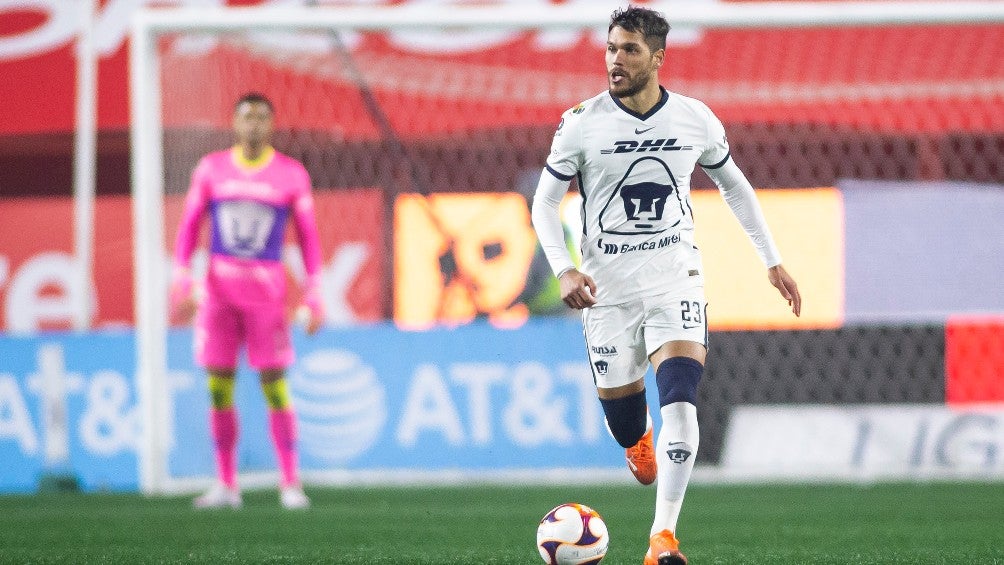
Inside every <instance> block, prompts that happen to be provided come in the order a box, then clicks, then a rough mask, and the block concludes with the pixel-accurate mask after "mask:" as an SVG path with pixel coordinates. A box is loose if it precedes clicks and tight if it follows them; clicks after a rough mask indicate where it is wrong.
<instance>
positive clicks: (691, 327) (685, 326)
mask: <svg viewBox="0 0 1004 565" xmlns="http://www.w3.org/2000/svg"><path fill="white" fill-rule="evenodd" d="M699 327H701V324H697V325H696V326H688V325H687V324H683V329H685V330H692V329H694V328H699Z"/></svg>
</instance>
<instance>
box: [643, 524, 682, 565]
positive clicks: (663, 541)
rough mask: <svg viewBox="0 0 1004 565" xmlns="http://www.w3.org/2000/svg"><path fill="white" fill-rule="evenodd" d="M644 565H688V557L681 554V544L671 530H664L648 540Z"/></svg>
mask: <svg viewBox="0 0 1004 565" xmlns="http://www.w3.org/2000/svg"><path fill="white" fill-rule="evenodd" d="M644 565H687V556H686V555H684V554H682V553H680V542H679V541H677V539H676V536H674V535H673V532H671V531H669V530H663V531H661V532H659V533H657V534H655V535H654V536H652V537H651V538H649V540H648V552H647V553H645V563H644Z"/></svg>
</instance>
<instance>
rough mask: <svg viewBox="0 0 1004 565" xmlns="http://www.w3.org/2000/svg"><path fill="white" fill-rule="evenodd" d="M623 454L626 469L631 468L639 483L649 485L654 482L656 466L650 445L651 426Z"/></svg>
mask: <svg viewBox="0 0 1004 565" xmlns="http://www.w3.org/2000/svg"><path fill="white" fill-rule="evenodd" d="M624 456H625V458H627V465H628V469H631V472H632V473H633V474H634V478H636V479H638V482H639V483H641V484H643V485H650V484H652V483H653V482H655V475H656V471H657V470H658V467H657V466H656V463H655V446H653V445H652V428H649V430H648V431H647V432H645V435H643V436H641V439H640V440H638V443H636V444H634V445H633V446H631V447H629V448H627V450H626V451H625V453H624Z"/></svg>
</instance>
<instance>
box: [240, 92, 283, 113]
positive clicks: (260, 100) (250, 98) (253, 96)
mask: <svg viewBox="0 0 1004 565" xmlns="http://www.w3.org/2000/svg"><path fill="white" fill-rule="evenodd" d="M245 102H247V103H250V104H264V105H266V106H268V111H269V112H272V113H273V114H274V113H275V106H273V105H272V101H271V100H269V99H268V97H267V96H265V95H264V94H262V93H261V92H248V93H246V94H244V95H243V96H241V97H240V98H238V99H237V102H234V112H236V111H237V109H238V108H240V107H241V104H244V103H245Z"/></svg>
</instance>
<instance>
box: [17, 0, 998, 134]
mask: <svg viewBox="0 0 1004 565" xmlns="http://www.w3.org/2000/svg"><path fill="white" fill-rule="evenodd" d="M410 1H413V0H405V1H404V2H401V1H399V0H387V1H385V2H371V1H368V0H366V1H363V0H355V1H353V0H339V1H337V2H336V1H322V2H321V4H322V6H320V7H319V9H324V8H325V6H324V5H328V6H336V5H337V6H353V5H359V6H374V5H377V4H388V5H400V4H408V3H410ZM550 1H551V3H555V4H559V3H564V2H560V1H559V0H550ZM274 3H275V2H270V1H267V0H215V1H192V0H100V1H99V2H98V4H99V8H98V13H97V16H96V21H95V34H94V36H95V42H96V48H97V51H98V55H99V57H100V67H99V72H98V82H99V85H100V88H99V104H98V113H99V125H100V127H101V128H102V129H124V128H126V127H127V126H128V123H129V108H128V100H129V97H128V80H127V76H128V73H127V68H128V60H127V59H128V57H127V38H128V33H129V26H130V21H131V18H132V16H133V12H134V11H136V10H138V9H141V8H143V7H163V6H185V5H187V6H193V5H194V6H200V5H219V4H225V5H229V6H257V5H266V4H274ZM301 3H302V4H304V5H306V4H308V2H307V1H306V0H303V2H301ZM465 3H470V4H473V3H474V2H457V4H458V5H460V4H465ZM516 3H517V0H510V1H509V2H504V1H502V2H496V4H499V5H504V4H516ZM715 3H717V2H715V1H714V0H709V1H707V2H705V4H707V5H708V8H707V9H708V10H714V9H715V8H714V4H715ZM79 4H80V3H78V2H71V1H68V0H9V1H5V2H0V76H3V77H4V80H3V81H0V100H4V103H5V117H4V119H3V120H0V136H3V135H15V134H25V133H46V132H65V131H71V130H72V126H73V108H74V104H73V100H74V94H75V72H76V71H75V64H76V62H75V61H76V60H75V56H74V40H75V37H76V35H77V33H78V29H79V22H80V14H79V12H78V11H79V9H80V6H79ZM521 9H526V8H521ZM531 11H532V10H531ZM604 32H605V30H604V29H602V26H601V28H600V29H598V30H582V31H575V30H572V31H568V30H557V31H555V30H552V31H533V32H525V31H520V30H471V31H466V32H465V31H462V30H449V31H447V32H442V31H428V32H421V33H416V32H415V31H413V30H401V31H397V32H387V33H375V34H350V35H351V36H350V37H348V38H347V40H346V41H347V44H348V47H349V48H350V49H351V50H352V51H353V52H355V53H356V54H357V56H359V57H362V60H361V61H360V66H361V68H363V69H364V72H366V71H370V72H373V73H376V74H377V75H379V77H380V78H382V80H381V83H380V84H376V85H374V91H375V93H376V94H377V96H378V97H381V98H387V99H390V100H393V101H394V102H395V103H394V104H392V105H391V107H392V108H393V109H394V112H393V115H391V116H390V119H391V121H392V122H394V123H395V125H398V126H399V125H400V124H399V122H406V123H407V124H408V126H410V129H414V130H415V131H416V133H420V132H421V131H422V130H425V131H429V130H434V129H437V128H442V127H444V124H442V123H440V122H438V121H429V122H425V121H419V122H410V121H408V119H407V118H408V114H409V113H410V109H412V108H415V107H421V106H423V105H428V104H431V105H437V104H442V103H447V101H448V103H450V104H454V103H456V102H457V101H458V100H459V101H463V102H464V103H463V104H462V106H463V110H464V111H463V112H455V113H452V114H450V115H449V116H446V117H447V118H448V119H449V121H453V120H457V119H459V118H460V117H463V118H464V120H461V121H462V122H464V123H457V124H452V125H455V126H471V125H473V124H471V123H467V122H470V121H472V120H473V121H475V122H480V123H481V125H501V124H504V123H508V122H509V121H518V120H520V119H526V118H531V119H541V118H543V119H546V121H548V122H551V121H554V119H555V116H556V115H557V114H556V113H555V111H557V112H560V111H561V110H563V109H565V108H566V107H568V106H567V104H568V101H567V100H566V99H564V98H563V97H562V96H561V95H559V93H561V92H567V91H568V89H569V88H580V86H576V85H581V88H585V90H583V92H582V93H581V94H579V99H583V98H585V97H588V96H591V95H592V94H595V92H598V91H600V90H601V89H602V88H604V81H603V65H602V60H603V59H602V49H603V45H604V41H605V33H604ZM1001 37H1002V34H1001V28H1000V27H999V26H992V25H989V26H978V25H969V26H940V27H919V26H889V27H881V26H874V27H859V28H846V29H832V28H824V29H772V30H766V29H753V30H699V29H697V30H695V29H690V30H674V31H673V32H671V34H670V45H669V56H668V57H667V69H666V76H665V77H664V80H666V84H667V87H669V88H672V89H676V90H679V91H681V92H685V93H687V94H688V95H691V96H695V97H697V98H700V99H701V100H704V101H705V102H707V103H709V104H710V105H711V106H712V107H713V108H715V110H716V112H717V113H718V115H719V117H721V118H722V119H723V120H725V121H737V120H746V119H751V120H755V121H763V120H770V121H778V122H782V123H786V122H806V121H807V122H814V123H819V124H846V125H855V126H863V127H864V128H866V129H876V130H886V131H959V130H961V131H995V130H998V129H1000V128H1001V127H1002V125H1004V117H1002V116H1004V112H1002V111H1001V108H1002V102H1001V98H1000V97H999V96H998V95H996V94H995V92H999V90H995V87H994V86H992V85H994V84H996V83H997V81H999V80H1000V79H1001V78H1002V77H1004V67H1002V66H1001V64H1000V61H1001V60H1004V41H1001ZM292 43H293V44H277V45H271V44H270V45H269V46H268V49H267V50H266V51H268V53H266V54H265V55H264V56H260V57H257V59H256V60H263V59H269V58H283V57H285V58H287V59H290V60H295V61H296V65H293V67H302V66H303V65H310V64H311V62H310V60H309V59H310V55H309V53H308V52H307V51H306V50H304V49H302V47H303V46H301V45H298V44H296V43H297V42H292ZM972 46H979V47H980V48H979V49H974V48H973V47H972ZM214 49H215V50H217V55H218V56H220V57H223V58H227V57H228V55H227V54H226V52H225V49H223V48H222V47H220V46H217V47H215V48H214ZM583 53H587V54H588V53H593V55H592V56H583ZM321 58H322V59H323V60H324V61H327V62H328V63H330V62H331V60H332V58H333V57H332V56H331V54H323V55H322V56H321ZM335 58H337V57H335ZM961 60H965V61H966V64H964V65H962V64H959V61H961ZM862 61H869V62H870V63H869V64H867V65H865V64H862ZM235 63H237V64H249V65H254V64H257V63H256V62H255V60H248V61H244V62H241V61H235ZM484 66H490V67H491V68H493V69H495V72H494V73H493V77H494V78H493V81H492V82H491V83H487V84H483V85H482V84H472V83H471V81H470V80H465V77H466V76H467V75H468V74H469V71H470V69H472V68H474V67H484ZM434 73H440V74H445V75H447V76H450V77H455V78H456V80H457V81H456V84H457V85H463V86H462V87H460V88H457V87H454V86H453V85H452V84H446V85H444V84H442V83H441V82H440V81H438V80H432V81H430V80H428V78H429V76H432V74H434ZM527 73H532V74H533V81H532V83H533V88H532V90H530V91H528V90H526V86H527V80H526V79H527ZM427 75H428V76H427ZM260 76H263V78H266V79H267V80H270V81H273V82H275V83H276V84H279V83H282V84H296V83H297V82H298V81H299V80H301V79H299V78H297V76H298V73H297V72H295V69H293V68H291V69H290V70H287V71H279V72H277V73H275V74H272V75H270V76H266V75H260ZM331 88H333V89H334V90H335V91H337V90H339V89H342V90H345V89H348V90H350V91H353V92H354V89H353V88H352V82H351V81H350V80H344V79H340V80H334V81H333V86H331ZM416 89H417V90H416ZM266 90H269V89H268V88H266ZM294 90H296V89H294ZM498 93H510V94H509V95H508V96H506V97H504V99H503V100H498V99H497V98H496V97H497V95H498ZM574 97H575V96H573V98H574ZM226 100H227V101H228V102H229V101H231V100H232V93H227V95H226ZM887 100H898V101H900V103H899V104H896V105H895V106H894V107H892V108H890V107H889V106H887V105H883V103H884V101H887ZM514 101H515V103H514ZM499 104H502V105H505V106H507V107H511V106H516V107H518V109H517V111H516V114H515V115H514V114H512V113H511V112H508V113H507V112H502V113H500V112H497V111H496V110H497V107H498V106H499ZM280 105H283V104H280ZM188 109H191V107H190V106H189V107H188ZM206 110H208V111H212V108H206ZM167 114H168V116H167V117H168V121H170V111H168V112H167ZM220 117H221V118H223V119H224V120H225V119H226V117H227V116H226V114H225V113H224V114H220ZM347 118H351V117H347ZM357 125H360V127H361V126H362V124H357ZM445 125H446V126H450V125H451V124H445ZM408 129H409V128H404V129H402V128H401V127H398V131H399V132H402V133H406V132H407V131H408Z"/></svg>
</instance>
